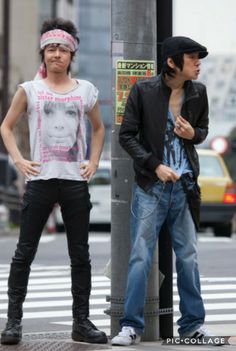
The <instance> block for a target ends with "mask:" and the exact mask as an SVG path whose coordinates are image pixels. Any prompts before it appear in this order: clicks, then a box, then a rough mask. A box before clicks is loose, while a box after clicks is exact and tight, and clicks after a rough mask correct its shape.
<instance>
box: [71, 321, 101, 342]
mask: <svg viewBox="0 0 236 351" xmlns="http://www.w3.org/2000/svg"><path fill="white" fill-rule="evenodd" d="M71 336H72V339H73V340H74V341H83V342H88V343H91V344H106V343H107V336H106V334H105V333H104V332H102V331H101V330H98V329H97V328H96V327H95V325H94V324H93V323H92V322H91V321H90V320H89V319H88V318H75V319H74V321H73V329H72V334H71Z"/></svg>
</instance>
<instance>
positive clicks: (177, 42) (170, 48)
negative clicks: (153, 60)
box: [162, 36, 208, 61]
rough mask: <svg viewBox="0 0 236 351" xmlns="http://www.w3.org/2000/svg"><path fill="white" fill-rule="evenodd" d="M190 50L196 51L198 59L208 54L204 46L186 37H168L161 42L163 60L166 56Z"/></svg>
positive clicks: (189, 51) (186, 52)
mask: <svg viewBox="0 0 236 351" xmlns="http://www.w3.org/2000/svg"><path fill="white" fill-rule="evenodd" d="M192 52H198V53H199V58H200V59H202V58H204V57H206V56H207V55H208V51H207V48H206V47H205V46H203V45H201V44H199V43H197V42H196V41H194V40H192V39H190V38H187V37H181V36H175V37H169V38H166V39H165V40H164V41H163V43H162V58H163V60H164V61H165V60H166V59H167V58H168V57H172V56H175V55H177V54H188V53H192Z"/></svg>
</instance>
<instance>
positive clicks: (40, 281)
mask: <svg viewBox="0 0 236 351" xmlns="http://www.w3.org/2000/svg"><path fill="white" fill-rule="evenodd" d="M49 282H50V283H51V284H60V283H63V284H64V287H65V288H66V287H67V288H68V287H69V286H70V284H71V278H68V277H65V278H55V279H54V278H45V279H30V280H29V287H30V286H32V285H34V284H40V285H41V288H43V285H44V284H48V283H49ZM107 285H109V283H108V282H106V281H100V282H95V281H92V287H93V288H102V287H106V286H107ZM2 286H7V281H5V282H4V283H3V284H2ZM235 289H236V285H235Z"/></svg>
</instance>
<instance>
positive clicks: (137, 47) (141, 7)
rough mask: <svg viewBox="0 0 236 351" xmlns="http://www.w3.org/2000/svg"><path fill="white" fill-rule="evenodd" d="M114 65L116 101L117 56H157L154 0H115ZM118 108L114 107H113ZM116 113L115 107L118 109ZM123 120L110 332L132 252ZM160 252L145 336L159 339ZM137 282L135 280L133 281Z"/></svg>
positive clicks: (115, 157) (115, 149) (115, 182)
mask: <svg viewBox="0 0 236 351" xmlns="http://www.w3.org/2000/svg"><path fill="white" fill-rule="evenodd" d="M111 11H112V13H111V19H112V25H111V27H112V28H111V29H112V69H113V84H112V86H113V94H114V96H113V101H114V102H115V73H116V70H115V65H116V61H117V59H125V60H156V0H143V1H137V0H129V1H127V0H119V1H117V0H112V3H111ZM114 111H115V108H114ZM114 115H115V113H114ZM119 129H120V126H119V125H118V124H117V123H116V121H115V117H114V123H113V126H112V150H111V159H112V212H111V219H112V221H111V296H110V297H108V299H109V301H110V302H111V307H110V310H109V311H108V312H107V313H109V314H110V315H111V336H114V335H116V334H117V333H118V332H119V330H120V326H119V319H120V317H121V316H122V314H123V307H124V296H125V289H126V279H127V269H128V261H129V254H130V224H129V223H130V202H131V188H132V183H133V178H134V174H133V170H132V162H131V159H130V157H129V156H128V155H127V153H126V152H125V151H124V150H123V149H122V148H121V147H120V145H119V143H118V134H119ZM158 272H159V270H158V255H157V254H155V257H154V261H153V267H152V272H151V274H150V278H149V287H148V293H147V299H146V307H145V323H146V328H145V330H146V331H145V334H144V335H143V340H150V341H151V340H152V341H154V340H158V339H159V318H158V309H159V298H158V293H159V282H158V277H159V274H158ZM134 284H135V282H134Z"/></svg>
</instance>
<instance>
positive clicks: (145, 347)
mask: <svg viewBox="0 0 236 351" xmlns="http://www.w3.org/2000/svg"><path fill="white" fill-rule="evenodd" d="M58 334H59V333H58ZM35 335H36V334H34V335H29V334H28V335H27V334H25V335H24V336H23V340H22V342H21V343H20V344H18V345H15V346H12V347H11V348H9V346H4V345H0V351H7V350H11V351H12V350H14V351H34V350H35V351H36V350H37V351H41V350H42V351H44V350H47V351H52V350H53V351H62V350H63V351H78V350H79V351H99V350H112V351H134V350H135V351H158V350H160V351H177V350H178V351H182V350H186V351H195V350H201V351H212V350H213V349H212V347H213V346H212V345H210V346H207V345H195V346H190V345H186V346H185V345H163V344H162V341H156V342H142V343H140V344H139V345H132V346H127V347H124V346H111V344H110V340H109V343H108V344H106V345H99V344H86V343H80V342H73V341H72V340H71V339H70V338H65V339H63V338H60V337H59V338H57V337H56V336H55V335H53V333H52V334H51V333H48V334H46V335H45V337H42V334H41V335H40V334H39V335H38V338H37V335H36V336H35ZM67 336H68V335H67ZM58 339H60V340H58ZM232 342H234V344H231V345H225V346H221V347H220V351H224V350H232V351H233V350H236V337H234V340H233V339H232Z"/></svg>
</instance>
